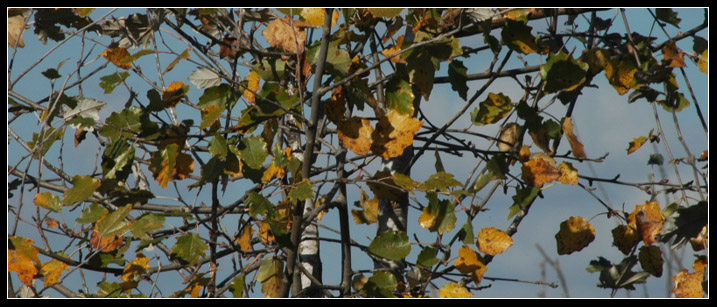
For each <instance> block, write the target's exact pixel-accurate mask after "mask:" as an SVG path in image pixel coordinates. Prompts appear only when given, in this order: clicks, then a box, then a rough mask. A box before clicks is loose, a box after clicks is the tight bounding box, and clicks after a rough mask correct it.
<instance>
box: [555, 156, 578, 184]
mask: <svg viewBox="0 0 717 307" xmlns="http://www.w3.org/2000/svg"><path fill="white" fill-rule="evenodd" d="M558 172H559V173H560V177H558V181H560V182H561V183H564V184H572V185H576V184H578V170H576V169H575V168H574V167H573V165H572V164H571V163H570V162H564V161H563V162H561V163H560V165H558Z"/></svg>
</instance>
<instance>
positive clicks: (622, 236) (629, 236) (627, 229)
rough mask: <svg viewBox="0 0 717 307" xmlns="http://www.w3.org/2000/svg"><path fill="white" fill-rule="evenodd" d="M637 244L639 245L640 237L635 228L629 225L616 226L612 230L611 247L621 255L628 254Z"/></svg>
mask: <svg viewBox="0 0 717 307" xmlns="http://www.w3.org/2000/svg"><path fill="white" fill-rule="evenodd" d="M637 243H640V235H639V234H638V233H637V229H636V228H633V227H632V226H630V225H618V226H617V227H615V228H614V229H613V230H612V245H614V246H615V247H617V249H619V250H620V251H621V252H622V253H623V254H625V255H628V254H630V251H632V248H633V247H635V245H637Z"/></svg>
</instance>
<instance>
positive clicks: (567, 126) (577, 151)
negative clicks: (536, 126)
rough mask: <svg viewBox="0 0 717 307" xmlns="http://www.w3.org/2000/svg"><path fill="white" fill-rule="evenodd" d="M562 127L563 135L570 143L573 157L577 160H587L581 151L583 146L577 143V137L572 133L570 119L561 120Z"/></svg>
mask: <svg viewBox="0 0 717 307" xmlns="http://www.w3.org/2000/svg"><path fill="white" fill-rule="evenodd" d="M562 127H563V133H564V134H565V136H566V137H567V138H568V142H569V143H570V149H571V150H572V151H573V157H575V158H578V159H585V158H587V156H586V155H585V151H583V144H582V143H580V141H578V137H577V136H576V135H575V133H574V132H573V122H572V120H571V119H570V117H565V118H563V122H562Z"/></svg>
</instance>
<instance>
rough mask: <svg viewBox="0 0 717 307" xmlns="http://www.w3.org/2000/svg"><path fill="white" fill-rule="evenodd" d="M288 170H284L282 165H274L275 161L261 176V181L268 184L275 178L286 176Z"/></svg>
mask: <svg viewBox="0 0 717 307" xmlns="http://www.w3.org/2000/svg"><path fill="white" fill-rule="evenodd" d="M285 172H286V170H284V169H283V168H281V167H278V166H276V165H274V164H273V163H272V164H271V165H270V166H269V168H267V169H266V170H265V171H264V174H263V175H262V176H261V183H263V184H266V183H268V182H269V181H271V180H272V179H274V178H282V177H284V173H285Z"/></svg>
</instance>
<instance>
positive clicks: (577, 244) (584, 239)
mask: <svg viewBox="0 0 717 307" xmlns="http://www.w3.org/2000/svg"><path fill="white" fill-rule="evenodd" d="M555 240H556V241H557V245H558V255H566V254H572V253H573V252H577V251H580V250H582V249H583V248H585V247H586V246H588V245H589V244H590V242H592V241H593V240H595V228H593V225H590V224H589V223H588V222H587V221H585V219H584V218H582V217H580V216H578V217H573V216H571V217H570V218H569V219H568V220H566V221H563V222H562V223H560V231H558V233H557V234H555Z"/></svg>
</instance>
